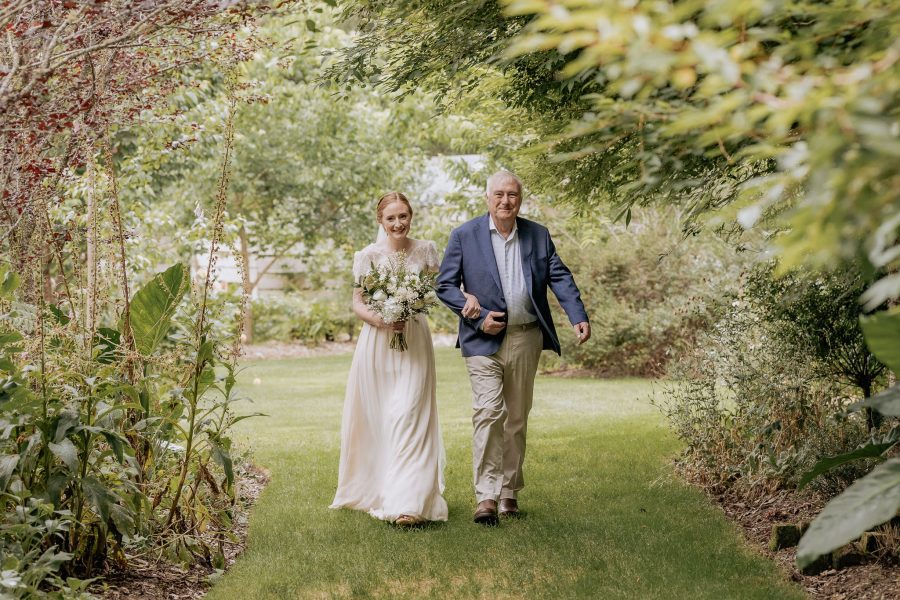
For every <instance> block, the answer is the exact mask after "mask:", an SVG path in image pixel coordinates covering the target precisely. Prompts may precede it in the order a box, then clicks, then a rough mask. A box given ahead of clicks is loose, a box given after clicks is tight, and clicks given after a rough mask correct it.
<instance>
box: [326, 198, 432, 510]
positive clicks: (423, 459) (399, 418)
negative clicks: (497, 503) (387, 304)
mask: <svg viewBox="0 0 900 600" xmlns="http://www.w3.org/2000/svg"><path fill="white" fill-rule="evenodd" d="M376 214H377V219H378V223H379V225H380V227H381V228H382V230H383V233H384V235H381V233H382V232H381V231H380V232H379V241H377V242H376V243H374V244H370V245H369V246H366V247H365V248H363V249H362V250H360V251H359V252H357V253H356V254H355V255H354V258H353V277H354V279H355V280H357V281H358V280H359V278H360V277H361V276H362V275H365V274H366V272H367V271H368V270H369V268H370V267H371V265H372V264H373V263H374V264H375V265H380V264H383V263H385V262H387V261H388V260H390V258H391V257H392V256H393V255H394V254H396V253H398V252H405V253H406V255H407V268H409V269H411V270H416V271H419V272H422V271H424V270H428V271H437V269H438V266H439V261H438V253H437V248H436V246H435V244H434V242H430V241H424V240H414V239H412V238H410V237H409V229H410V225H411V223H412V217H413V210H412V206H410V203H409V200H407V198H406V196H404V195H403V194H401V193H399V192H390V193H388V194H386V195H384V196H383V197H382V198H381V199H380V200H379V201H378V206H377V209H376ZM353 312H354V313H356V315H357V316H358V317H359V318H360V319H362V320H363V326H362V331H361V332H360V334H359V340H358V342H357V345H356V351H355V352H354V354H353V363H352V365H351V367H350V375H349V377H348V380H347V393H346V396H345V399H344V417H343V423H342V427H341V462H340V468H339V471H338V488H337V493H336V494H335V497H334V501H333V502H332V504H331V508H352V509H356V510H364V511H366V512H368V513H369V514H371V515H372V516H373V517H376V518H378V519H382V520H385V521H390V522H393V523H394V524H396V525H399V526H403V527H410V526H415V525H418V524H421V523H424V522H426V521H446V520H447V503H446V501H445V500H444V498H443V496H442V495H441V494H442V493H443V491H444V477H443V466H444V448H443V444H442V442H441V432H440V426H439V425H438V414H437V404H436V402H435V373H434V348H433V346H432V343H431V332H430V331H429V329H428V322H427V321H426V320H425V316H424V315H416V316H414V317H413V318H412V319H410V320H409V321H407V322H405V323H394V324H387V323H385V322H384V321H383V320H382V319H381V317H379V316H378V315H376V314H374V313H373V312H372V311H370V310H369V309H368V308H367V307H366V305H365V303H364V302H363V299H362V296H361V294H360V290H359V289H358V288H357V289H356V290H354V293H353ZM394 331H405V335H406V340H407V343H408V344H409V348H408V349H407V350H406V351H405V352H398V351H396V350H392V349H391V348H390V340H391V336H392V335H393V332H394Z"/></svg>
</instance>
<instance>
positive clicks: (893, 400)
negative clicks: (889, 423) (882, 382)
mask: <svg viewBox="0 0 900 600" xmlns="http://www.w3.org/2000/svg"><path fill="white" fill-rule="evenodd" d="M851 408H852V409H854V410H858V409H860V408H874V409H875V410H877V411H878V412H880V413H881V414H883V415H886V416H888V417H900V384H897V385H895V386H893V387H889V388H888V389H886V390H884V391H883V392H880V393H878V394H875V395H874V396H872V397H871V398H866V399H865V400H863V401H862V402H857V403H856V404H854V405H853V406H851Z"/></svg>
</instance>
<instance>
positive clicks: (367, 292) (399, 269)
mask: <svg viewBox="0 0 900 600" xmlns="http://www.w3.org/2000/svg"><path fill="white" fill-rule="evenodd" d="M436 276H437V274H436V273H430V272H427V271H426V272H422V273H416V272H414V271H410V270H409V268H408V267H407V265H406V254H405V253H404V252H398V253H396V254H395V255H394V256H393V257H392V258H391V259H390V260H389V261H388V262H387V263H386V264H383V265H380V266H375V263H371V268H370V269H369V272H368V273H366V274H365V275H363V276H362V277H360V279H359V282H357V284H356V286H357V287H359V288H360V290H361V291H362V298H363V301H364V302H365V303H366V306H367V307H368V308H369V309H370V310H371V311H372V312H374V313H375V314H377V315H378V316H380V317H381V318H382V319H383V320H384V322H385V323H397V322H400V321H407V320H409V318H410V317H412V316H413V315H417V314H422V313H427V312H428V311H429V310H431V308H432V307H433V306H435V305H437V303H438V298H437V294H436V293H435V291H434V281H435V277H436ZM391 348H392V349H394V350H399V351H400V352H403V351H405V350H406V349H407V348H408V346H407V344H406V336H405V335H404V333H403V332H402V331H395V332H394V335H393V337H391Z"/></svg>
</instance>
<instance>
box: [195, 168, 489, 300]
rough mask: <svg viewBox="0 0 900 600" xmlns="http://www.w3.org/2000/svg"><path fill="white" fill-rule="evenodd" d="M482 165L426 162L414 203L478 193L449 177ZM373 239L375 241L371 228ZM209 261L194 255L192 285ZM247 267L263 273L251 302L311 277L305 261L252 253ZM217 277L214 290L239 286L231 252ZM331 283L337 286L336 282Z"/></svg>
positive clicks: (223, 254)
mask: <svg viewBox="0 0 900 600" xmlns="http://www.w3.org/2000/svg"><path fill="white" fill-rule="evenodd" d="M484 164H485V158H484V157H483V156H481V155H478V154H462V155H456V156H435V157H432V158H430V159H428V160H427V161H426V163H425V167H424V168H423V170H422V174H421V176H420V177H419V183H418V185H414V186H413V187H414V188H415V191H414V193H413V197H414V202H416V203H417V204H422V205H440V204H442V203H443V199H444V197H446V196H447V195H449V194H453V193H458V192H465V193H469V194H479V193H481V191H482V190H481V188H478V189H475V186H473V187H472V188H471V189H467V188H464V187H463V186H461V185H460V184H459V182H458V181H457V180H456V179H455V178H454V177H453V175H452V173H453V172H454V171H455V170H456V169H457V168H462V169H464V170H467V171H469V172H472V171H477V170H479V169H481V168H483V167H484ZM373 203H374V199H373ZM372 239H373V240H374V239H375V228H374V227H373V233H372ZM294 250H295V252H294V253H295V254H297V253H300V252H302V251H303V250H304V247H303V245H302V244H298V245H297V246H296V247H295V248H294ZM322 251H324V252H335V251H336V250H335V249H334V248H331V249H328V248H324V249H322ZM208 259H209V255H208V254H196V255H194V258H193V260H192V261H191V276H192V277H193V278H194V280H195V281H196V280H198V278H203V277H205V276H206V267H207V261H208ZM348 260H349V258H348ZM248 266H249V272H250V281H256V279H257V277H259V274H260V273H261V272H263V271H265V274H263V276H262V278H261V279H260V281H259V284H258V285H257V286H256V287H255V288H254V290H253V293H252V294H251V296H250V297H251V298H253V299H256V298H259V297H264V296H272V295H279V294H282V293H284V291H285V290H286V289H292V288H297V287H300V288H302V287H304V285H305V283H306V282H307V281H308V280H309V275H310V274H309V272H308V265H307V264H306V263H305V261H302V260H300V259H297V258H291V257H282V258H272V257H271V256H267V255H265V254H255V253H252V252H251V254H250V261H249V265H248ZM216 275H217V276H216V280H215V286H214V289H216V290H220V291H225V290H228V289H239V288H240V286H241V285H242V283H241V273H240V270H239V269H238V266H237V261H236V260H235V257H234V255H233V254H232V252H231V248H228V247H224V248H220V250H219V256H218V259H217V260H216ZM334 283H335V284H337V283H339V282H334Z"/></svg>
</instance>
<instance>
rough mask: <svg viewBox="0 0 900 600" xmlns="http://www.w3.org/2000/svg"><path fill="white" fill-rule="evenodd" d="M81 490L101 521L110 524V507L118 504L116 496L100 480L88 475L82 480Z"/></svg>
mask: <svg viewBox="0 0 900 600" xmlns="http://www.w3.org/2000/svg"><path fill="white" fill-rule="evenodd" d="M81 489H82V491H84V497H85V499H86V500H87V503H88V504H89V505H90V506H91V508H93V509H94V512H95V513H96V514H97V515H98V516H99V517H100V519H101V520H102V521H103V522H104V523H107V522H109V507H110V506H111V505H112V504H114V503H115V502H116V499H117V498H116V495H115V494H114V493H113V492H112V490H110V489H109V488H108V487H106V485H105V484H103V483H102V482H101V481H100V480H99V479H97V478H96V477H93V476H91V475H88V476H87V477H85V478H84V479H82V480H81Z"/></svg>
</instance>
